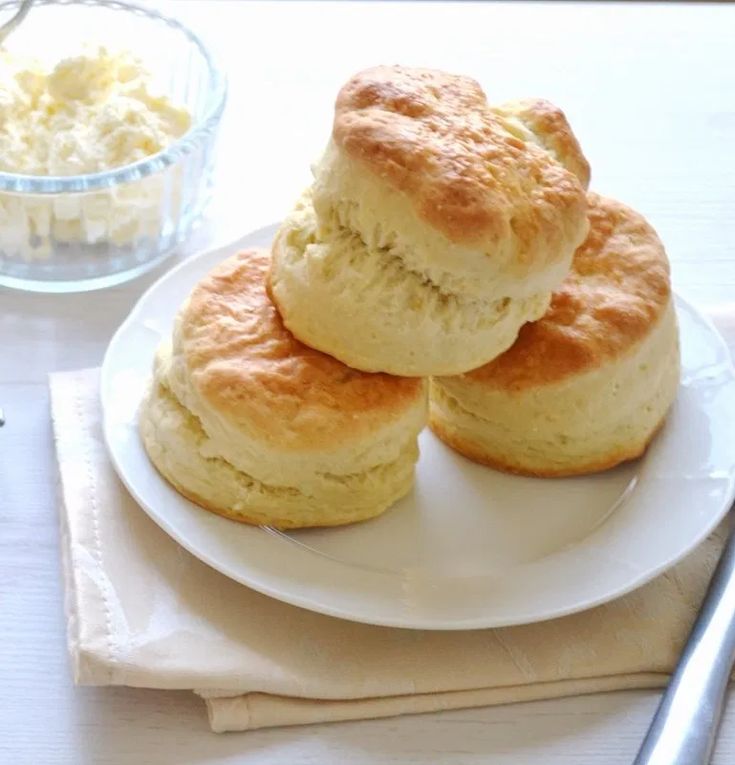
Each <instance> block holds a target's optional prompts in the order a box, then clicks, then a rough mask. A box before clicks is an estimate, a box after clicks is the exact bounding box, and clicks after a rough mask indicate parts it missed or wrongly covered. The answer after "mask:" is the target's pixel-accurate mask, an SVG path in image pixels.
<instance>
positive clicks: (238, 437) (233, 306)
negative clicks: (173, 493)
mask: <svg viewBox="0 0 735 765" xmlns="http://www.w3.org/2000/svg"><path fill="white" fill-rule="evenodd" d="M268 264H269V255H268V253H267V252H263V251H248V252H241V253H239V254H237V255H235V256H233V257H231V258H229V259H227V260H226V261H224V262H223V263H221V264H220V265H219V266H218V267H216V268H215V269H214V270H213V271H212V272H211V273H210V274H209V275H208V276H207V277H205V278H204V279H203V280H202V281H201V282H200V283H199V284H198V285H197V286H196V287H195V288H194V290H193V291H192V293H191V295H190V297H189V298H188V300H187V301H186V302H185V304H184V305H183V306H182V308H181V310H180V311H179V313H178V315H177V318H176V320H175V325H174V331H173V339H172V343H171V345H170V347H169V346H168V345H167V344H164V345H163V346H162V347H161V349H160V350H159V353H158V355H157V358H156V363H155V369H154V380H153V383H152V385H151V388H150V391H149V393H148V396H147V397H146V400H145V401H144V403H143V406H142V409H141V415H140V430H141V434H142V438H143V443H144V445H145V448H146V450H147V452H148V454H149V456H150V458H151V460H152V462H153V463H154V465H155V466H156V467H157V468H158V470H159V471H160V472H161V474H162V475H163V476H164V477H165V478H167V479H168V480H169V481H170V482H171V483H172V484H173V485H174V486H175V487H176V488H177V489H178V490H179V491H180V492H181V493H182V494H185V495H186V496H188V497H190V498H191V499H193V500H194V501H195V502H197V503H198V504H200V505H202V506H203V507H205V508H207V509H209V510H213V511H214V512H218V513H220V514H222V515H226V516H228V517H231V518H234V519H236V520H241V521H245V522H248V523H257V524H268V525H271V526H275V527H279V528H297V527H302V526H328V525H336V524H342V523H350V522H352V521H357V520H363V519H366V518H370V517H373V516H375V515H378V514H379V513H381V512H382V511H383V510H385V509H386V508H387V507H389V506H390V505H391V504H392V503H393V502H395V501H396V500H397V499H399V498H400V497H401V496H403V495H404V494H405V493H406V492H407V491H409V490H410V488H411V485H412V482H413V470H414V464H415V462H416V459H417V457H418V448H417V436H418V433H419V431H420V430H421V429H422V427H423V426H424V423H425V417H426V385H425V382H424V381H422V380H418V379H411V378H396V377H390V376H388V375H384V374H366V373H363V372H359V371H356V370H353V369H350V368H348V367H346V366H345V365H344V364H342V363H340V362H339V361H337V360H335V359H333V358H332V357H330V356H327V355H325V354H322V353H320V352H318V351H315V350H313V349H311V348H308V347H306V346H304V345H302V344H301V343H300V342H298V341H297V340H296V339H295V338H294V337H293V336H292V335H291V334H290V333H289V332H288V330H287V329H286V328H285V327H284V326H283V323H282V322H281V319H280V317H279V315H278V313H277V312H276V310H275V308H274V306H273V304H272V302H271V301H270V298H269V297H268V294H267V291H266V289H265V275H266V273H267V269H268Z"/></svg>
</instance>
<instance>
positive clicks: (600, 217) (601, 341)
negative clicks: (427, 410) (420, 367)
mask: <svg viewBox="0 0 735 765" xmlns="http://www.w3.org/2000/svg"><path fill="white" fill-rule="evenodd" d="M588 197H589V209H588V216H589V220H590V232H589V235H588V237H587V239H586V241H585V242H584V243H583V244H582V245H581V246H580V247H579V249H578V250H577V252H576V253H575V255H574V260H573V262H572V270H571V272H570V273H569V275H568V276H567V278H566V280H565V281H564V283H563V284H562V286H561V288H560V289H558V290H557V291H556V292H554V294H553V296H552V299H551V306H550V308H549V310H548V312H547V313H546V315H545V316H544V317H543V318H542V319H540V320H539V321H536V322H533V323H530V324H526V325H525V326H524V327H523V328H522V329H521V331H520V333H519V335H518V339H517V340H516V342H515V344H514V345H513V346H512V347H511V348H510V349H509V350H507V351H506V352H505V353H503V354H501V355H500V356H498V357H497V358H496V359H494V360H493V361H491V362H490V363H488V364H485V365H484V366H482V367H480V368H479V369H475V370H473V371H471V372H467V373H465V374H464V375H462V377H463V378H464V379H465V380H466V381H467V382H471V383H476V384H478V385H482V386H483V387H492V388H503V389H510V390H525V389H528V388H533V387H536V386H541V385H549V384H553V383H556V382H560V381H562V380H564V379H566V378H568V377H571V376H574V375H579V374H582V373H584V372H586V371H590V370H592V369H598V368H600V367H601V366H603V365H604V364H606V363H610V362H614V361H616V360H617V359H618V358H619V357H621V356H624V355H626V354H627V353H629V352H630V349H631V348H633V347H634V346H635V345H636V344H637V343H639V342H640V341H642V340H643V339H644V338H645V337H646V336H647V335H648V334H649V333H650V332H651V330H652V329H653V328H654V327H655V326H656V325H657V324H658V322H659V320H660V319H661V317H662V316H663V314H664V313H665V311H666V309H667V307H668V306H669V304H670V301H671V285H670V280H669V263H668V259H667V257H666V252H665V250H664V247H663V245H662V244H661V241H660V239H659V238H658V236H657V235H656V232H655V231H654V230H653V228H652V227H651V226H650V225H649V224H648V223H647V222H646V220H645V219H644V218H643V217H642V216H641V215H639V214H638V213H637V212H635V211H634V210H631V209H630V208H629V207H626V206H625V205H623V204H621V203H620V202H616V201H614V200H612V199H607V198H605V197H601V196H599V195H597V194H593V193H590V194H589V195H588Z"/></svg>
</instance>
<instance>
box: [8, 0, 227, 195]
mask: <svg viewBox="0 0 735 765" xmlns="http://www.w3.org/2000/svg"><path fill="white" fill-rule="evenodd" d="M18 2H19V0H5V2H0V10H2V9H7V8H11V7H13V6H17V5H18ZM42 5H77V6H80V7H83V6H97V7H100V8H110V9H112V10H116V11H126V12H134V13H136V14H138V15H142V16H147V17H148V18H150V19H154V20H155V21H159V22H163V23H165V24H166V25H167V26H169V27H172V28H174V29H177V30H178V31H180V32H182V33H183V34H184V35H186V36H187V37H188V38H189V40H190V41H191V42H192V43H194V45H195V46H196V47H197V48H198V49H199V51H200V52H201V54H202V56H203V57H204V59H205V61H206V63H207V67H208V70H209V75H210V77H211V80H212V83H213V87H212V88H211V95H210V96H209V103H208V106H207V111H206V113H205V114H204V116H203V117H202V119H200V120H199V121H198V122H197V123H196V124H194V125H192V126H191V127H190V128H189V130H187V132H186V133H184V135H183V136H181V138H177V139H176V140H175V141H174V142H173V143H172V144H171V145H170V146H167V147H166V148H165V149H163V150H162V151H159V152H158V153H156V154H152V155H151V156H150V157H146V158H145V159H141V160H138V161H137V162H132V163H130V164H128V165H121V166H120V167H115V168H113V169H111V170H104V171H102V172H97V173H86V174H83V175H23V174H20V173H5V172H2V171H0V191H4V192H10V193H16V194H64V193H84V192H89V191H96V190H99V189H107V188H111V187H113V186H117V185H119V184H123V183H130V182H133V181H138V180H140V179H141V178H145V177H146V176H149V175H153V174H154V173H157V172H160V171H161V170H163V169H165V168H166V167H170V166H171V165H174V164H176V162H178V161H179V160H180V159H182V158H183V157H185V156H186V155H188V154H189V153H190V152H191V151H193V150H194V149H195V148H196V147H198V146H199V145H200V144H201V142H202V140H204V139H205V138H206V136H207V135H208V134H209V133H210V132H211V131H212V130H213V129H214V128H215V127H216V125H217V124H218V123H219V121H220V118H221V117H222V112H223V110H224V107H225V102H226V100H227V77H226V75H225V74H224V72H223V70H222V69H221V68H220V67H219V66H218V64H217V62H216V61H215V58H214V56H213V55H212V53H211V52H210V51H209V49H208V48H207V47H206V46H205V45H204V43H203V42H202V40H201V39H200V38H199V37H198V35H196V34H195V33H194V32H192V30H191V29H189V28H188V27H186V26H185V25H184V24H182V23H181V22H180V21H178V20H177V19H175V18H172V17H171V16H166V15H165V14H163V13H159V12H158V11H156V10H154V9H152V8H145V7H143V6H140V5H136V4H134V3H128V2H123V0H35V2H34V6H42ZM31 13H33V8H31Z"/></svg>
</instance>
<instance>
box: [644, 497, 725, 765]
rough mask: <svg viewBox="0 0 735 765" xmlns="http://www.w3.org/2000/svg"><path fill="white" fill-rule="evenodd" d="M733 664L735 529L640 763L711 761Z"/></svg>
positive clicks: (691, 764) (700, 764) (702, 763)
mask: <svg viewBox="0 0 735 765" xmlns="http://www.w3.org/2000/svg"><path fill="white" fill-rule="evenodd" d="M733 507H734V508H735V505H734V506H733ZM733 662H735V529H732V530H731V531H730V535H729V537H728V539H727V542H726V544H725V549H724V550H723V552H722V556H721V557H720V561H719V563H718V564H717V568H716V569H715V573H714V574H713V576H712V580H711V581H710V584H709V589H708V590H707V594H706V596H705V598H704V602H703V603H702V608H701V609H700V612H699V615H698V616H697V620H696V621H695V622H694V626H693V627H692V631H691V633H690V635H689V639H688V640H687V643H686V646H685V647H684V651H683V653H682V655H681V658H680V659H679V663H678V665H677V667H676V669H675V671H674V674H673V675H672V676H671V680H670V681H669V685H668V688H667V689H666V692H665V693H664V695H663V697H662V698H661V702H660V703H659V706H658V709H657V710H656V714H655V716H654V718H653V721H652V723H651V727H650V728H649V729H648V733H647V734H646V737H645V739H644V740H643V744H642V745H641V748H640V750H639V752H638V756H637V757H636V758H635V762H634V765H706V764H707V763H709V761H710V758H711V756H712V749H713V748H714V744H715V739H716V737H717V729H718V727H719V724H720V717H721V716H722V710H723V707H724V705H725V693H726V691H727V684H728V681H729V679H730V673H731V672H732V667H733Z"/></svg>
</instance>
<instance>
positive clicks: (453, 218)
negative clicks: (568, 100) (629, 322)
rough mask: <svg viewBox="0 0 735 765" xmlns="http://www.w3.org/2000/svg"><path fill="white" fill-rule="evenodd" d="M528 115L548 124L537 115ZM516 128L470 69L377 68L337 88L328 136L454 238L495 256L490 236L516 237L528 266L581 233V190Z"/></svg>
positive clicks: (499, 240) (536, 143)
mask: <svg viewBox="0 0 735 765" xmlns="http://www.w3.org/2000/svg"><path fill="white" fill-rule="evenodd" d="M527 111H528V110H527ZM547 116H548V115H547ZM552 116H553V115H552ZM531 117H533V119H534V123H535V124H540V123H544V124H546V125H547V127H551V128H553V124H551V123H553V120H551V122H550V121H549V120H548V119H546V121H545V122H544V119H545V118H544V115H543V113H537V114H536V116H535V117H534V112H533V110H531ZM562 118H563V115H562ZM555 119H556V122H557V123H558V118H556V117H555ZM512 130H513V128H512V126H509V124H508V119H507V116H505V115H503V114H500V113H498V112H497V111H495V110H494V109H493V108H491V106H490V105H489V104H488V102H487V99H486V97H485V94H484V93H483V91H482V89H481V88H480V86H479V84H478V83H477V82H475V80H473V79H471V78H469V77H464V76H457V75H451V74H446V73H444V72H439V71H434V70H429V69H412V68H404V67H399V66H390V67H388V66H381V67H376V68H374V69H368V70H366V71H363V72H360V73H359V74H357V75H355V76H354V77H353V78H352V79H351V80H350V81H349V82H348V83H347V84H346V85H345V86H344V87H343V88H342V90H341V91H340V93H339V95H338V98H337V103H336V110H335V119H334V126H333V140H334V143H335V144H336V145H337V146H338V147H339V148H341V149H342V150H343V151H344V152H346V154H347V155H348V156H349V157H350V158H352V159H353V160H357V161H358V162H359V163H360V164H361V166H362V167H363V168H364V169H366V170H368V171H369V172H371V173H372V174H373V175H374V176H376V177H377V178H379V179H380V180H381V181H382V182H384V183H386V184H388V185H389V186H390V187H391V188H393V189H394V190H397V191H400V192H402V193H403V194H404V195H406V196H408V197H409V198H410V200H411V202H412V205H413V208H414V210H415V212H416V214H417V216H418V217H419V218H420V219H421V220H422V221H423V222H424V223H426V224H428V225H429V226H431V227H432V228H433V229H435V230H436V231H437V232H439V233H441V234H442V235H443V236H444V237H446V238H447V239H448V240H449V241H450V242H453V243H456V244H464V245H469V246H476V245H478V244H479V245H485V246H483V247H482V249H483V250H484V251H485V252H486V254H488V255H492V248H493V243H506V242H507V240H509V239H515V240H517V244H516V247H515V248H513V249H514V250H515V251H516V256H517V258H519V259H521V260H524V261H527V263H526V265H530V266H531V270H533V265H534V263H535V261H539V262H540V263H542V264H543V263H545V262H546V261H547V259H548V257H549V255H548V253H550V252H551V253H554V254H555V253H556V251H557V250H558V249H560V248H561V249H565V245H566V244H568V242H569V241H570V240H573V239H574V238H575V237H577V235H578V231H579V221H580V219H583V218H584V210H585V194H584V188H583V181H582V182H581V181H580V179H579V178H577V176H576V175H575V174H574V173H573V172H570V171H569V170H567V169H566V168H565V167H564V166H563V165H562V164H560V162H559V161H557V160H556V159H555V158H554V156H553V155H552V153H550V152H549V151H547V150H545V149H544V148H543V147H542V145H539V141H537V140H524V139H523V138H519V137H518V136H517V135H514V134H513V132H512ZM570 133H571V131H570ZM576 148H577V150H578V147H576ZM580 154H581V153H580ZM578 241H579V240H577V242H575V246H576V244H577V243H578ZM552 257H553V255H552Z"/></svg>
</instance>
